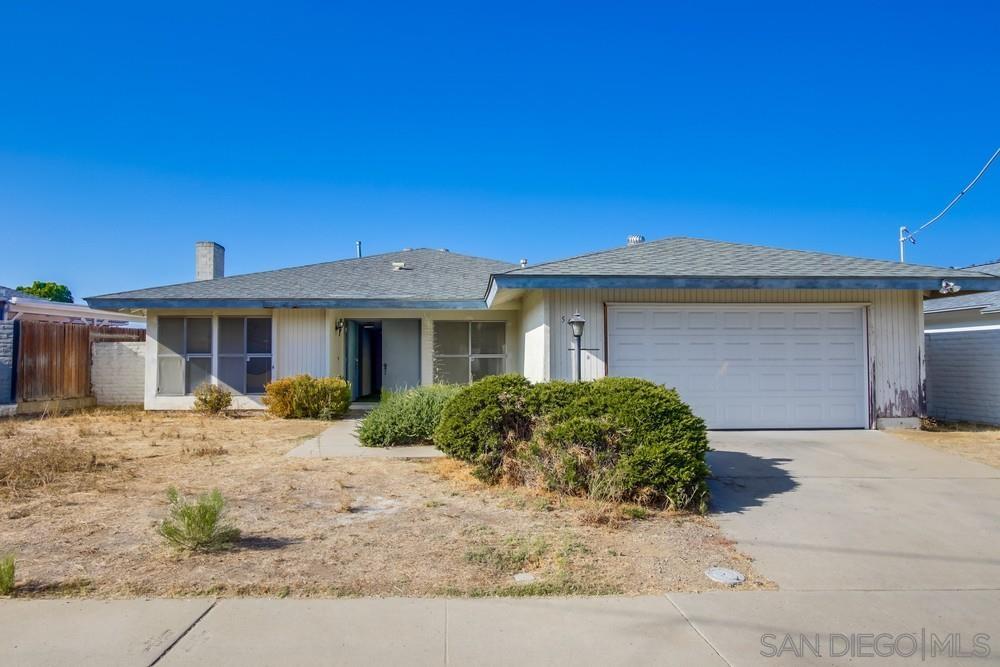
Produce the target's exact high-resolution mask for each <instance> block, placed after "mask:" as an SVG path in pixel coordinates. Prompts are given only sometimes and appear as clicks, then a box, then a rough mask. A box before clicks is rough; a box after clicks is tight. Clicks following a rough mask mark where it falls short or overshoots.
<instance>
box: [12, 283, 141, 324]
mask: <svg viewBox="0 0 1000 667" xmlns="http://www.w3.org/2000/svg"><path fill="white" fill-rule="evenodd" d="M17 320H20V321H26V320H32V321H44V322H70V323H73V324H92V325H108V326H124V325H127V324H128V323H130V322H133V323H141V322H143V321H145V318H143V317H142V316H141V315H135V314H123V313H112V312H108V311H102V310H94V309H93V308H90V307H88V306H86V305H84V304H81V303H60V302H58V301H49V300H48V299H40V298H38V297H36V296H32V295H30V294H25V293H24V292H19V291H17V290H15V289H11V288H10V287H4V286H3V285H0V322H2V321H17Z"/></svg>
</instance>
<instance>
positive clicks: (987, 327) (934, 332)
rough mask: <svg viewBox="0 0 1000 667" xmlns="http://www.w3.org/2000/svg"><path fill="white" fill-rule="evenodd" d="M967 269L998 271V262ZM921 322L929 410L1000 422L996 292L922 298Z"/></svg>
mask: <svg viewBox="0 0 1000 667" xmlns="http://www.w3.org/2000/svg"><path fill="white" fill-rule="evenodd" d="M967 268H968V269H969V270H972V271H979V272H982V273H991V274H996V275H1000V262H994V263H991V264H979V265H976V266H970V267H967ZM924 325H925V329H924V330H925V332H926V336H927V342H926V346H927V412H928V414H929V415H930V416H931V417H935V418H937V419H943V420H948V421H968V422H978V423H983V424H1000V291H994V292H980V293H976V294H959V295H958V296H950V297H946V298H942V299H935V300H933V301H927V302H926V303H925V304H924Z"/></svg>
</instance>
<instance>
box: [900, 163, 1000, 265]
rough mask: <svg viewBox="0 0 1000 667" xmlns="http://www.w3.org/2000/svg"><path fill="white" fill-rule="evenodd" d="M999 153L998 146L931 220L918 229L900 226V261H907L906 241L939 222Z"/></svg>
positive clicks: (911, 239)
mask: <svg viewBox="0 0 1000 667" xmlns="http://www.w3.org/2000/svg"><path fill="white" fill-rule="evenodd" d="M998 155H1000V148H998V149H997V150H996V152H994V153H993V156H992V157H991V158H990V159H989V160H987V161H986V164H984V165H983V168H982V169H980V170H979V173H978V174H976V177H975V178H974V179H972V181H971V182H970V183H969V184H968V185H966V186H965V187H964V188H962V191H961V192H959V193H958V194H957V195H955V198H954V199H952V200H951V201H950V202H949V203H948V205H947V206H945V207H944V208H943V209H942V210H941V212H940V213H938V214H937V215H935V216H934V217H933V218H931V219H930V220H928V221H927V222H925V223H924V224H922V225H920V227H918V228H917V229H915V230H914V231H912V232H911V231H910V230H909V229H907V228H906V227H900V228H899V261H900V262H905V261H906V257H905V255H904V248H905V247H906V242H907V241H909V242H910V243H916V242H917V234H919V233H920V232H922V231H924V230H925V229H927V228H928V227H930V226H931V225H933V224H934V223H935V222H937V221H938V220H940V219H941V218H942V217H943V216H944V214H945V213H947V212H948V211H950V210H951V207H952V206H954V205H955V204H957V203H958V200H959V199H961V198H962V197H964V196H965V193H967V192H968V191H969V190H971V189H972V188H973V187H975V185H976V183H978V182H979V179H980V178H982V177H983V174H985V173H986V170H987V169H989V168H990V165H991V164H993V161H994V160H996V159H997V156H998Z"/></svg>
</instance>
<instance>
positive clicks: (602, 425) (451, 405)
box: [434, 375, 709, 509]
mask: <svg viewBox="0 0 1000 667" xmlns="http://www.w3.org/2000/svg"><path fill="white" fill-rule="evenodd" d="M434 442H435V444H436V445H437V446H438V447H439V448H440V449H441V450H442V451H444V452H445V453H447V454H449V455H450V456H453V457H455V458H458V459H461V460H463V461H468V462H470V463H472V464H474V466H475V468H474V470H475V473H476V474H477V476H479V477H480V478H481V479H484V480H486V481H489V482H496V481H500V480H506V481H508V482H513V483H519V484H534V485H541V486H544V487H545V488H548V489H551V490H554V491H559V492H562V493H569V494H574V495H587V496H591V497H597V498H604V499H610V500H618V501H632V502H639V503H647V504H660V505H666V506H669V507H674V508H698V509H704V507H705V504H706V502H707V499H708V487H707V484H706V480H707V478H708V474H709V469H708V466H707V464H706V463H705V454H706V453H707V452H708V450H709V447H708V436H707V433H706V429H705V423H704V421H702V420H701V419H700V418H698V417H697V416H695V415H694V414H693V413H692V412H691V409H690V408H689V407H688V406H687V405H686V404H685V403H684V402H683V401H681V399H680V397H679V396H678V394H677V392H676V391H675V390H673V389H667V388H665V387H662V386H659V385H656V384H654V383H652V382H649V381H646V380H639V379H635V378H604V379H601V380H596V381H593V382H583V383H567V382H548V383H540V384H536V385H531V384H530V383H529V382H528V381H527V380H525V379H524V378H522V377H519V376H513V375H502V376H494V377H489V378H485V379H483V380H480V381H479V382H476V383H474V384H472V385H470V386H468V387H465V388H463V389H462V390H461V391H459V392H458V393H457V394H456V395H455V396H454V397H453V398H452V399H451V400H450V401H448V403H447V404H446V405H445V406H444V410H443V411H442V415H441V420H440V422H439V423H438V427H437V429H436V430H435V432H434Z"/></svg>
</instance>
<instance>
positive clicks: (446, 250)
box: [438, 248, 451, 252]
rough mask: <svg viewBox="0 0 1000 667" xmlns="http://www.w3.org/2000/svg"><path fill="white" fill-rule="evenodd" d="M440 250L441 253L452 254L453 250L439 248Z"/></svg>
mask: <svg viewBox="0 0 1000 667" xmlns="http://www.w3.org/2000/svg"><path fill="white" fill-rule="evenodd" d="M438 250H440V251H441V252H451V250H448V249H447V248H438Z"/></svg>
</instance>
